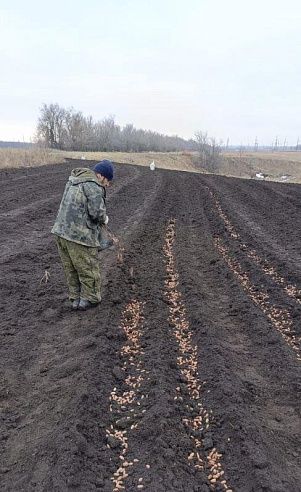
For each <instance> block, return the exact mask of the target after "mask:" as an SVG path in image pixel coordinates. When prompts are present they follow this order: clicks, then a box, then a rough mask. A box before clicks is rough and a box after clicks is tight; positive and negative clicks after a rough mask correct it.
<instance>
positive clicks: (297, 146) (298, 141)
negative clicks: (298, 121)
mask: <svg viewBox="0 0 301 492" xmlns="http://www.w3.org/2000/svg"><path fill="white" fill-rule="evenodd" d="M299 143H300V139H299V137H298V140H297V145H296V150H299Z"/></svg>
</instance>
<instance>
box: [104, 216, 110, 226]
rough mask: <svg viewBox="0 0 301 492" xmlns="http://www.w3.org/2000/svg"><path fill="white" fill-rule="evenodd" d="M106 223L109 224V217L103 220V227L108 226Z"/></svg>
mask: <svg viewBox="0 0 301 492" xmlns="http://www.w3.org/2000/svg"><path fill="white" fill-rule="evenodd" d="M108 222H109V217H108V216H107V215H106V218H105V221H104V225H108Z"/></svg>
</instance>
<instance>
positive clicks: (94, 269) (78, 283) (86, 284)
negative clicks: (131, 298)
mask: <svg viewBox="0 0 301 492" xmlns="http://www.w3.org/2000/svg"><path fill="white" fill-rule="evenodd" d="M56 243H57V247H58V251H59V255H60V257H61V260H62V263H63V266H64V269H65V273H66V279H67V284H68V287H69V299H70V300H74V299H79V298H80V297H81V298H82V299H87V300H88V301H91V302H99V301H100V300H101V276H100V267H99V259H98V248H91V247H89V246H84V245H83V244H78V243H74V242H73V241H68V240H67V239H64V238H62V237H58V236H56Z"/></svg>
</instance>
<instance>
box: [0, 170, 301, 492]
mask: <svg viewBox="0 0 301 492" xmlns="http://www.w3.org/2000/svg"><path fill="white" fill-rule="evenodd" d="M82 165H83V163H82V161H77V162H76V161H74V162H69V163H65V164H61V165H54V166H47V167H40V168H35V169H33V168H32V169H16V170H1V171H0V193H1V211H0V228H1V229H0V230H1V236H0V278H1V304H0V316H1V321H0V340H1V349H0V365H1V366H0V369H1V372H0V451H1V458H0V473H1V481H0V489H1V492H2V491H3V492H21V491H24V492H54V491H55V492H66V491H78V492H92V491H98V490H102V491H104V492H108V491H113V490H115V491H118V490H126V491H129V492H131V491H136V490H143V491H146V492H173V491H174V492H178V491H179V492H180V491H182V492H208V491H215V490H216V491H226V490H232V491H233V492H234V491H236V492H251V491H253V492H255V491H256V492H261V491H265V492H300V490H301V467H300V463H301V452H300V437H301V428H300V393H301V370H300V365H301V356H300V353H301V347H300V336H301V333H300V332H301V232H300V231H301V186H300V185H293V184H278V183H272V182H268V183H264V182H255V181H251V180H239V179H234V178H226V177H218V176H209V175H200V174H193V173H187V172H176V171H167V170H160V169H157V170H156V171H155V172H151V171H150V170H149V169H148V168H146V167H138V166H137V167H136V166H129V165H119V164H116V179H115V183H114V185H113V186H111V187H110V188H109V189H108V201H107V208H108V215H109V217H110V223H109V225H110V228H111V230H112V232H113V233H114V234H115V235H116V236H117V237H118V238H119V240H120V243H119V244H118V245H115V246H114V247H113V248H112V249H111V250H108V251H104V252H102V253H100V262H101V268H102V276H103V292H102V294H103V301H102V303H101V305H100V306H99V307H97V308H95V309H94V310H90V311H87V312H85V313H77V312H72V311H71V310H70V306H69V301H68V300H67V290H66V284H65V278H64V272H63V269H62V266H61V263H60V261H59V257H58V253H57V251H56V247H55V242H54V238H53V236H52V235H51V234H50V229H51V227H52V224H53V222H54V219H55V216H56V212H57V209H58V205H59V202H60V198H61V195H62V192H63V189H64V185H65V182H66V180H67V178H68V175H69V172H70V170H71V169H72V168H74V167H78V166H80V167H82ZM88 165H89V166H90V167H92V166H93V163H89V164H88ZM48 274H49V275H50V276H49V275H48Z"/></svg>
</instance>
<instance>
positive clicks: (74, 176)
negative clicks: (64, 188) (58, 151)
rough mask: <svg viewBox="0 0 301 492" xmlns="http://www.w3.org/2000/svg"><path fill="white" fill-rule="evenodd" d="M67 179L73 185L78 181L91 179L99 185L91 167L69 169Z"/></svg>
mask: <svg viewBox="0 0 301 492" xmlns="http://www.w3.org/2000/svg"><path fill="white" fill-rule="evenodd" d="M69 181H71V183H72V184H73V185H77V184H80V183H84V182H87V181H93V182H95V183H96V184H98V185H99V186H101V184H100V182H99V181H98V179H97V177H96V174H95V172H94V171H93V170H92V169H88V168H85V167H81V168H80V167H78V168H76V169H73V170H72V171H71V175H70V176H69Z"/></svg>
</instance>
